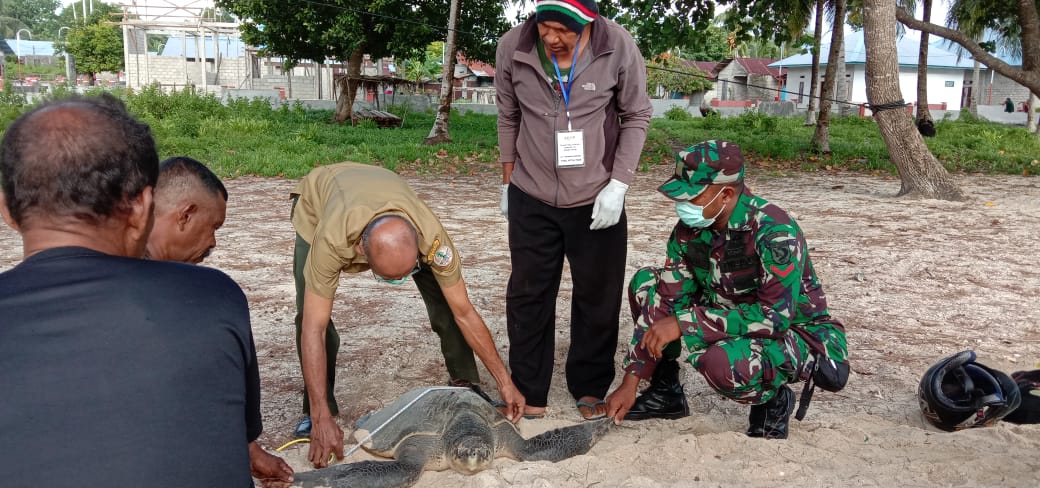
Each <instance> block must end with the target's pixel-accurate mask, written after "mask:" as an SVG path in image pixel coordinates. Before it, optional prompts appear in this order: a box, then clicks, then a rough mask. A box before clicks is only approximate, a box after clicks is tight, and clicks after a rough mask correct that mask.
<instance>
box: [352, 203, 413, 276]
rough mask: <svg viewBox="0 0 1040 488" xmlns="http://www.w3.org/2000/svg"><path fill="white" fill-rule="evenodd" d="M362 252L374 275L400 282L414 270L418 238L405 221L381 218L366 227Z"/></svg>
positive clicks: (384, 216)
mask: <svg viewBox="0 0 1040 488" xmlns="http://www.w3.org/2000/svg"><path fill="white" fill-rule="evenodd" d="M361 249H362V252H363V253H364V254H365V257H366V258H367V259H368V264H369V266H371V267H372V272H373V273H375V274H376V275H378V276H380V277H382V278H384V279H388V280H394V279H399V278H402V277H405V276H408V274H409V273H411V272H412V270H413V269H415V263H416V260H417V259H418V256H419V235H418V234H417V233H416V232H415V227H414V226H412V223H411V222H409V221H408V220H407V219H405V218H404V217H401V216H399V215H382V216H379V217H376V218H374V219H372V221H371V222H369V223H368V225H367V226H366V227H365V231H364V233H362V235H361Z"/></svg>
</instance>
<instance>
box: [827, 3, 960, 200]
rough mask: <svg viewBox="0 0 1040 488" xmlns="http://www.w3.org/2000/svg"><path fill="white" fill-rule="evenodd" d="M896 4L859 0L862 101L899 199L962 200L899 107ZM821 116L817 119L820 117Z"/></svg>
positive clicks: (947, 175)
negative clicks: (876, 131)
mask: <svg viewBox="0 0 1040 488" xmlns="http://www.w3.org/2000/svg"><path fill="white" fill-rule="evenodd" d="M895 17H896V4H895V2H893V1H891V0H864V1H863V27H864V28H863V41H864V45H865V46H866V49H867V100H868V101H869V102H870V105H871V106H872V108H873V112H874V119H875V120H876V121H877V124H878V129H880V131H881V137H882V138H883V139H884V140H885V146H887V147H888V155H889V159H891V160H892V163H893V164H895V166H896V169H898V170H899V179H900V181H901V182H902V187H901V188H900V190H899V195H905V196H912V197H921V198H939V199H945V200H963V199H964V193H963V192H962V191H961V190H960V188H958V187H957V185H956V184H955V183H954V182H953V179H952V178H951V177H950V174H949V173H948V172H947V171H946V169H945V168H943V166H942V164H940V163H939V161H938V160H937V159H935V156H933V155H932V153H931V152H929V150H928V146H926V145H925V144H924V139H923V138H922V137H921V133H920V132H918V131H917V130H916V129H915V128H914V124H913V119H911V118H910V116H909V115H908V114H907V113H906V110H904V109H903V108H902V99H903V94H902V93H901V92H900V89H899V75H898V73H899V61H898V58H897V51H896V37H895V34H896V31H895V29H893V28H892V26H893V24H895V21H896V19H895ZM821 115H822V114H821Z"/></svg>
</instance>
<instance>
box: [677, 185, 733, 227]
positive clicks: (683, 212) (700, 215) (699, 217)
mask: <svg viewBox="0 0 1040 488" xmlns="http://www.w3.org/2000/svg"><path fill="white" fill-rule="evenodd" d="M721 194H722V190H719V192H718V193H716V194H715V196H714V197H711V200H708V203H707V204H705V205H704V207H702V206H700V205H694V204H693V203H690V202H689V201H686V200H683V201H680V202H675V213H677V214H679V220H681V221H682V223H683V224H685V225H686V226H687V227H692V228H694V229H703V228H706V227H709V226H710V225H711V224H714V223H715V219H716V218H718V216H719V215H721V214H722V210H723V209H721V208H720V209H719V213H717V214H715V217H711V218H707V217H705V216H704V208H705V207H707V206H708V205H711V202H714V201H715V199H716V198H718V197H719V195H721Z"/></svg>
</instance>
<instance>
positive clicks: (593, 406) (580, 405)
mask: <svg viewBox="0 0 1040 488" xmlns="http://www.w3.org/2000/svg"><path fill="white" fill-rule="evenodd" d="M606 404H607V402H605V401H603V400H592V401H582V400H578V401H576V402H574V406H575V407H578V414H579V415H581V418H583V419H585V420H596V419H601V418H605V417H606V416H607V408H606ZM600 405H603V406H604V407H603V412H602V413H596V410H597V408H596V407H598V406H600ZM582 408H588V409H589V410H592V413H591V414H589V415H585V412H584V411H583V410H582Z"/></svg>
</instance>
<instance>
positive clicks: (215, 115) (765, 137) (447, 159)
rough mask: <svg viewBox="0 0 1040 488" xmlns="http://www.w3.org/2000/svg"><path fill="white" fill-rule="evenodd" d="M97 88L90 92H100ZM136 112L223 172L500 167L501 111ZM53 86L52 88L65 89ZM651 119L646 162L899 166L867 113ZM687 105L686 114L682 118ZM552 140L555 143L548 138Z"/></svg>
mask: <svg viewBox="0 0 1040 488" xmlns="http://www.w3.org/2000/svg"><path fill="white" fill-rule="evenodd" d="M100 91H101V89H97V90H92V91H91V92H90V93H89V94H97V93H99V92H100ZM111 93H113V94H114V95H116V96H119V97H121V98H122V99H123V100H125V101H126V103H127V106H128V107H129V108H130V110H131V112H133V113H134V114H135V115H136V116H137V117H139V118H140V119H142V120H143V121H145V122H147V123H148V124H149V125H150V126H151V127H152V132H153V134H154V135H155V138H156V141H157V142H158V145H159V154H160V157H162V158H166V157H170V156H176V155H187V156H191V157H193V158H196V159H199V160H201V161H204V162H206V163H207V164H209V165H210V166H211V167H213V169H214V171H215V172H216V173H217V174H219V175H221V176H224V177H227V176H240V175H260V176H284V177H288V178H298V177H301V176H303V175H305V174H307V172H308V171H310V170H311V169H312V168H314V167H315V166H319V165H323V164H329V163H334V162H339V161H357V162H361V163H369V164H378V165H381V166H383V167H386V168H388V169H391V170H395V171H414V172H417V173H420V174H427V173H462V174H472V173H477V172H480V171H491V172H497V171H498V167H499V166H498V164H496V161H497V158H498V149H497V145H498V140H497V128H496V117H495V116H494V115H483V114H478V113H473V112H470V113H467V114H465V115H461V114H459V113H458V112H457V111H452V114H451V119H450V122H451V136H452V138H453V139H454V141H453V142H450V143H445V144H438V145H434V146H426V145H423V143H422V142H423V139H425V137H426V136H427V134H428V133H429V131H430V127H432V125H433V121H434V118H435V116H434V113H433V111H426V112H414V111H409V109H408V107H404V106H393V107H389V110H390V111H393V112H394V113H395V114H397V115H398V116H400V117H401V118H402V125H401V127H397V128H379V127H376V125H375V124H374V123H371V122H363V123H361V124H359V125H357V126H350V125H349V124H347V125H338V124H334V123H332V122H331V120H332V112H331V111H328V110H325V111H322V110H308V109H305V108H304V107H303V106H302V105H301V104H299V103H295V104H287V105H282V106H280V107H278V108H272V107H271V105H270V104H269V103H268V102H267V101H266V100H264V99H253V100H247V99H235V100H230V101H228V102H226V103H221V101H220V100H218V99H216V98H215V97H214V96H213V95H209V94H201V93H197V92H195V91H194V90H191V89H186V90H182V91H179V92H173V93H164V92H163V91H161V90H159V88H158V87H156V86H151V87H146V88H144V89H142V90H140V91H138V92H130V91H126V90H116V91H112V92H111ZM59 95H61V93H54V94H51V96H52V97H53V96H59ZM30 107H31V105H30V104H28V103H27V102H26V100H25V97H23V96H21V95H20V94H17V93H13V92H12V91H11V90H10V89H9V88H8V89H6V90H4V91H2V92H0V129H6V127H7V126H8V125H9V124H10V123H11V122H12V121H13V120H14V119H15V118H16V117H17V116H18V115H19V114H21V113H23V112H24V111H25V110H28V109H29V108H30ZM672 113H673V115H672V117H670V118H662V119H653V120H652V121H651V124H650V130H649V132H648V134H647V141H646V145H645V146H644V150H643V154H642V156H641V158H640V162H639V168H640V170H642V171H648V170H649V169H650V168H652V167H653V166H655V165H658V164H667V165H671V164H673V163H674V161H675V153H676V151H677V150H679V149H681V148H684V147H687V146H689V145H691V144H694V143H696V142H699V141H703V140H707V139H726V140H731V141H734V142H736V143H738V144H740V145H741V146H742V147H743V148H744V149H745V150H746V151H747V153H748V155H749V156H748V157H749V160H751V161H753V162H755V163H758V164H760V165H762V166H765V167H776V168H778V170H787V169H801V170H805V171H816V170H820V169H823V168H826V167H828V166H830V167H837V168H843V169H848V170H858V171H871V172H891V173H894V172H895V168H894V166H893V165H892V164H891V162H890V161H889V159H888V152H887V149H886V148H885V145H884V142H883V141H882V139H881V135H880V133H879V132H878V129H877V126H876V125H875V123H874V122H873V120H871V119H863V118H858V117H835V118H833V119H832V123H831V141H830V144H831V150H832V154H831V156H830V157H819V156H814V155H812V154H809V153H808V148H809V141H810V139H811V138H812V134H813V127H806V126H805V125H803V123H804V119H803V118H801V117H773V116H769V115H766V114H763V113H760V112H757V111H748V112H745V113H744V114H742V115H740V116H737V117H730V118H720V117H718V116H717V115H712V116H709V117H706V118H700V117H698V118H690V119H687V118H686V117H685V115H688V114H686V112H685V111H683V114H679V113H678V112H672ZM684 114H685V115H684ZM936 128H937V130H938V137H935V138H929V139H926V141H927V143H928V146H929V148H930V149H931V150H932V152H933V153H934V154H936V156H938V157H939V159H940V160H941V161H943V163H944V164H945V165H946V167H947V168H948V169H950V170H951V171H959V172H985V173H1008V174H1023V173H1026V174H1029V173H1032V172H1036V171H1038V170H1040V168H1038V167H1037V165H1034V164H1032V162H1033V161H1034V160H1037V159H1040V138H1037V137H1035V136H1033V135H1031V134H1029V133H1028V132H1027V131H1025V130H1024V129H1022V128H1020V127H1012V126H1005V125H1001V124H996V123H990V122H986V121H980V120H977V119H973V118H970V117H964V119H963V120H958V121H952V120H943V121H939V122H937V124H936ZM547 143H551V141H548V142H547Z"/></svg>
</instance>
